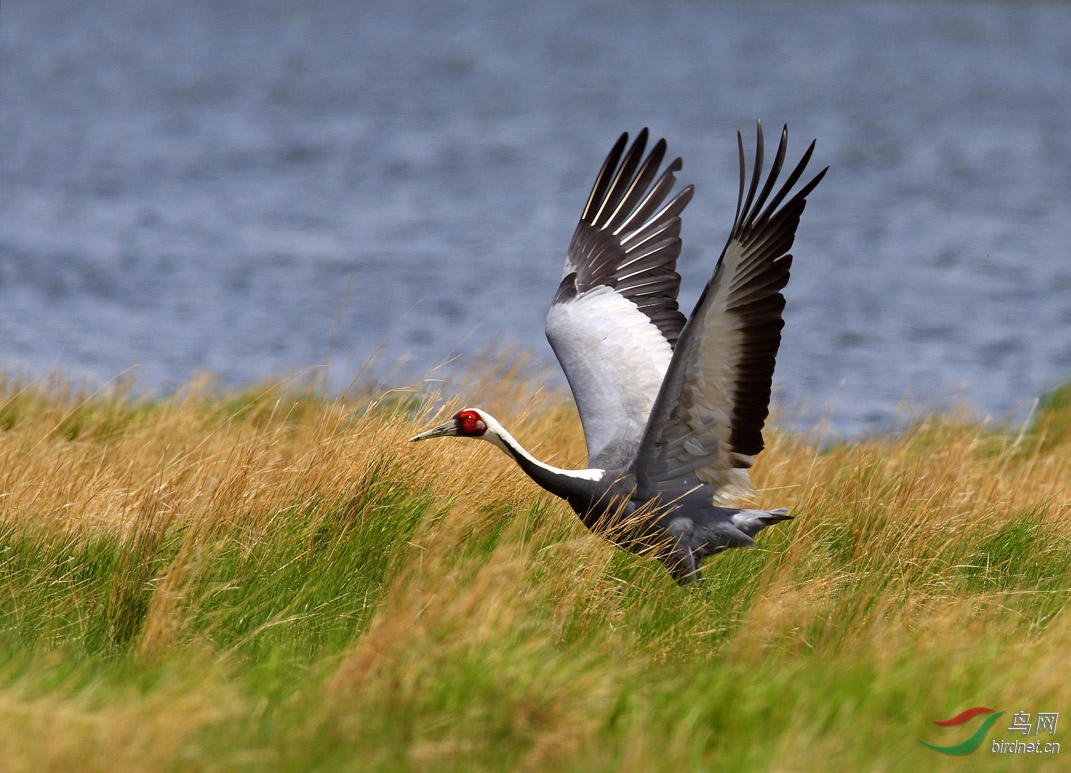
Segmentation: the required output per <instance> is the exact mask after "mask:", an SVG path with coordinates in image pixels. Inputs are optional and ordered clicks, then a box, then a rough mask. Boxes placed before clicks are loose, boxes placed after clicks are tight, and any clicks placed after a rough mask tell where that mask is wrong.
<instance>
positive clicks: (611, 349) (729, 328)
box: [413, 125, 825, 583]
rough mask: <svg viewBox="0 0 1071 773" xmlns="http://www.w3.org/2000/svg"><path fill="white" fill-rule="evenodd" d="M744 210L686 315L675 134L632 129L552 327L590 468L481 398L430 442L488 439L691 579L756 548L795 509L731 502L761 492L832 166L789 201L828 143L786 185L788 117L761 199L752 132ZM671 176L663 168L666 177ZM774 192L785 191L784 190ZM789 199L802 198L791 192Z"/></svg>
mask: <svg viewBox="0 0 1071 773" xmlns="http://www.w3.org/2000/svg"><path fill="white" fill-rule="evenodd" d="M737 136H738V143H739V152H740V197H739V200H738V203H737V213H736V218H735V220H734V223H733V228H732V231H731V233H730V236H729V239H728V242H727V244H726V246H725V249H724V250H723V251H722V255H721V258H720V259H719V261H718V264H717V267H716V269H715V271H714V274H713V276H712V277H711V279H710V281H709V282H708V283H707V286H706V288H705V289H704V291H703V294H702V296H701V297H700V300H699V302H698V303H697V304H696V308H695V310H694V311H693V313H692V316H691V317H690V318H689V319H687V320H686V319H685V317H684V315H683V314H682V313H681V312H680V309H679V308H678V304H677V294H678V291H679V289H680V275H679V274H678V273H677V272H676V261H677V257H678V256H679V255H680V250H681V240H680V214H681V212H682V211H683V210H684V208H685V207H686V206H687V205H688V203H689V201H690V200H691V198H692V194H693V188H692V186H687V187H685V188H684V189H682V190H681V191H679V192H678V193H677V194H675V195H674V196H673V197H672V198H670V199H669V200H668V202H667V201H666V199H667V197H668V196H669V194H670V192H671V190H672V188H673V186H674V184H675V177H674V173H675V172H677V171H679V170H680V168H681V161H680V159H679V158H678V159H676V160H675V161H673V162H672V163H671V164H669V166H668V167H667V168H666V170H665V171H664V172H663V173H662V174H661V175H659V174H658V169H659V166H660V165H661V163H662V159H663V157H664V154H665V149H666V146H665V141H664V140H659V142H658V143H656V145H655V146H654V148H653V149H652V150H651V153H650V154H649V155H648V156H647V157H646V158H644V156H643V153H644V148H645V145H646V141H647V130H646V129H644V130H643V131H642V132H641V133H640V135H639V136H638V137H637V139H636V141H635V142H634V143H633V145H632V146H631V148H629V149H628V151H627V152H625V148H626V146H627V144H628V135H622V136H621V138H620V139H619V140H618V142H617V144H616V145H615V146H614V148H613V150H612V151H611V152H610V154H609V156H607V159H606V161H605V162H604V163H603V166H602V169H601V170H600V172H599V174H598V176H597V178H596V181H595V185H594V187H593V188H592V191H591V195H590V196H589V198H588V202H587V204H586V205H585V207H584V211H583V214H582V215H581V218H580V223H579V225H578V226H577V229H576V232H575V233H574V235H573V239H572V242H571V244H570V246H569V252H568V256H567V258H566V262H565V271H564V276H563V278H562V281H561V284H560V285H559V287H558V291H557V293H556V294H555V296H554V301H553V303H552V305H551V308H550V310H549V312H548V313H547V338H548V340H549V341H550V344H551V347H552V348H553V349H554V352H555V354H556V355H557V357H558V360H559V362H560V363H561V365H562V369H563V370H564V371H565V375H566V378H567V379H568V381H569V386H570V388H571V389H572V392H573V397H574V399H575V400H576V404H577V410H578V411H579V413H580V418H581V422H582V423H583V425H584V437H585V440H586V443H587V448H588V465H589V467H588V469H585V470H562V469H558V468H555V467H551V466H550V465H547V464H544V463H543V462H540V461H539V460H537V459H535V458H534V457H533V456H531V454H529V453H528V452H527V451H525V450H524V448H523V447H521V445H520V444H519V443H517V441H516V440H514V438H513V437H512V436H511V435H510V434H509V433H508V432H507V431H506V430H505V428H504V427H502V425H501V424H500V423H499V422H498V421H496V420H495V419H494V418H493V417H492V416H490V415H489V414H487V413H486V412H484V411H479V410H475V409H465V410H462V411H460V412H458V413H457V414H456V415H455V417H454V419H453V420H452V421H451V422H448V423H447V424H444V425H441V426H440V427H436V428H435V429H432V430H430V431H428V432H425V433H422V434H421V435H418V436H417V437H415V438H413V439H414V440H421V439H425V438H429V437H439V436H444V435H457V436H467V437H480V438H483V439H485V440H488V441H490V442H492V443H494V444H495V445H497V446H498V447H499V448H501V449H502V450H503V451H505V452H506V453H508V454H509V455H510V456H512V457H513V458H514V460H516V462H517V463H518V465H520V467H521V468H522V469H523V470H524V472H525V473H527V474H528V475H529V476H530V477H531V478H532V479H533V480H534V481H535V482H536V483H538V484H539V485H540V486H542V487H543V488H544V489H546V490H547V491H549V492H551V493H552V494H555V495H556V496H559V497H561V498H562V499H565V500H566V501H567V502H568V503H569V505H570V506H571V507H572V508H573V510H574V511H575V512H576V513H577V514H578V515H579V516H580V519H581V520H582V521H583V522H584V524H585V525H586V526H587V527H588V528H589V529H591V530H592V531H594V532H597V533H600V534H602V535H604V536H606V537H607V538H609V539H611V540H612V541H614V542H615V543H616V544H618V545H620V546H622V547H624V548H626V549H630V550H647V549H649V550H651V551H652V552H653V553H654V555H656V556H657V557H658V558H659V559H660V560H661V561H663V563H665V564H666V566H667V568H668V569H669V570H670V572H671V573H672V574H673V576H674V577H675V578H676V579H677V580H678V582H681V583H684V582H688V581H690V580H694V579H697V578H698V577H699V564H700V562H701V561H702V559H703V558H704V557H706V556H707V555H710V554H711V553H716V552H719V551H721V550H724V549H726V548H731V547H754V545H755V541H754V536H755V534H757V533H758V532H759V531H760V530H761V529H763V528H765V527H766V526H769V525H771V524H774V523H777V522H779V521H783V520H788V519H789V518H790V516H789V515H788V514H787V512H788V511H787V510H784V509H779V510H771V511H766V510H751V509H739V508H733V507H727V506H724V505H723V504H722V503H721V500H724V499H725V498H726V496H728V495H732V494H735V493H740V492H743V491H747V490H749V488H750V481H749V479H748V475H747V470H748V468H749V467H750V466H751V465H752V463H753V461H754V457H755V455H756V454H758V453H759V452H760V451H761V450H762V448H763V439H762V429H763V426H764V424H765V421H766V417H767V415H768V412H769V400H770V386H771V380H772V376H773V370H774V361H775V357H776V354H777V349H778V346H779V345H780V340H781V328H782V327H783V325H784V321H783V319H782V316H781V315H782V311H783V309H784V305H785V299H784V296H783V295H782V294H781V289H782V288H783V287H784V286H785V284H786V283H787V282H788V278H789V268H790V266H791V262H792V256H791V255H790V254H788V250H789V249H790V248H791V246H792V242H793V239H794V237H795V231H796V226H797V225H798V224H799V218H800V215H801V214H802V212H803V209H804V206H805V204H806V196H807V195H808V194H809V193H810V192H811V190H813V189H814V187H815V186H816V185H817V184H818V182H819V181H820V180H821V178H822V176H823V175H824V174H825V170H824V169H823V170H822V171H821V172H820V173H819V174H818V175H817V176H815V177H814V178H813V179H812V180H811V181H810V182H808V183H807V184H806V185H804V186H802V187H801V189H800V190H799V191H797V192H796V193H795V194H794V195H792V196H791V197H790V198H789V193H790V192H791V189H792V188H793V186H794V185H795V184H796V182H797V181H798V180H799V178H800V176H801V175H802V173H803V171H804V168H805V167H806V165H807V162H808V160H809V159H810V155H811V152H812V150H813V148H814V143H812V144H811V146H810V148H808V150H807V151H806V153H805V154H804V156H803V158H802V159H801V161H800V162H799V163H798V164H797V165H796V167H795V168H794V169H793V171H792V172H791V173H790V175H789V178H788V180H787V181H786V182H785V184H784V185H782V186H781V187H780V188H779V189H778V191H777V192H776V193H773V188H774V184H775V182H776V178H777V176H778V174H779V173H780V171H781V168H782V165H783V162H784V157H785V150H786V143H787V129H786V130H784V131H782V135H781V142H780V144H779V146H778V151H777V155H776V158H775V160H774V163H773V165H772V168H771V170H770V173H769V176H768V178H767V180H766V182H765V184H764V185H763V186H762V189H761V191H760V190H759V183H760V181H761V175H762V165H763V161H762V156H763V137H762V127H761V125H760V126H759V129H758V138H757V143H756V159H755V169H754V173H753V176H752V180H751V183H750V186H749V187H748V188H747V197H746V199H745V182H746V180H745V163H744V150H743V140H742V139H741V138H740V137H739V135H737ZM656 178H657V179H656ZM771 193H773V195H772V197H771ZM786 199H787V201H786Z"/></svg>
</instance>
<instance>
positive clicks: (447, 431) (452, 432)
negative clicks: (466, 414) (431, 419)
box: [409, 419, 457, 443]
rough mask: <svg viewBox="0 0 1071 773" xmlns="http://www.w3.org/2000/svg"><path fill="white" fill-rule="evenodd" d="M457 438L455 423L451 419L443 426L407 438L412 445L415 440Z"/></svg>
mask: <svg viewBox="0 0 1071 773" xmlns="http://www.w3.org/2000/svg"><path fill="white" fill-rule="evenodd" d="M454 436H457V422H456V421H454V420H453V419H451V420H450V421H448V422H446V423H445V424H440V425H439V426H438V427H434V428H432V429H429V430H427V431H426V432H421V433H420V434H419V435H414V436H413V437H411V438H409V442H410V443H412V442H413V441H415V440H428V439H429V438H433V437H454Z"/></svg>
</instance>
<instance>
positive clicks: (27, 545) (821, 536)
mask: <svg viewBox="0 0 1071 773" xmlns="http://www.w3.org/2000/svg"><path fill="white" fill-rule="evenodd" d="M502 380H504V381H505V383H504V384H503V385H502V386H501V387H500V388H498V389H497V390H496V389H495V388H493V387H491V386H488V385H491V384H494V383H496V382H498V381H502ZM475 388H476V389H478V390H480V391H479V393H480V394H482V395H483V396H484V404H485V405H486V407H488V408H491V409H492V411H493V412H495V413H496V415H500V418H502V419H504V420H506V421H507V423H508V425H509V426H511V428H515V434H516V435H517V437H519V438H521V439H522V442H525V443H526V444H527V445H528V446H529V448H530V449H531V450H532V451H533V452H534V453H536V454H537V455H540V456H543V457H545V458H547V459H548V460H550V461H551V462H552V463H555V464H561V465H578V464H579V463H581V462H582V459H578V458H576V453H577V450H578V449H580V448H582V442H581V441H580V435H579V427H578V425H577V422H576V420H575V416H574V415H573V414H572V412H571V409H569V408H568V407H567V406H566V405H565V404H564V402H563V401H562V400H561V398H559V397H558V396H554V395H549V396H548V395H541V394H540V395H537V397H536V398H533V399H531V400H529V398H528V395H529V394H530V393H531V391H532V390H531V389H530V388H528V387H527V386H526V385H525V384H524V383H523V381H520V380H516V379H514V380H511V377H509V374H506V377H505V378H503V375H502V374H496V375H495V378H491V379H486V380H485V383H484V385H483V386H482V387H481V386H479V385H477V386H476V387H475ZM1065 392H1067V390H1063V391H1057V392H1054V393H1053V396H1051V397H1049V398H1048V399H1047V400H1045V401H1042V403H1041V404H1040V406H1039V411H1038V415H1037V416H1036V418H1035V421H1034V424H1033V426H1032V428H1030V430H1029V431H1027V432H1021V431H1019V430H1014V431H1012V430H1007V431H1005V430H1003V429H1002V428H1000V427H994V426H989V425H982V424H978V423H974V422H972V421H970V420H967V419H963V418H961V417H956V416H931V417H924V418H922V419H921V420H919V421H918V422H916V423H915V424H914V425H912V426H911V427H910V428H909V429H907V430H905V431H903V432H902V433H900V434H898V435H896V436H889V437H881V438H870V439H866V440H859V441H856V442H845V443H842V444H839V445H837V446H833V447H828V448H819V447H818V446H816V445H815V444H814V443H813V442H811V441H810V440H807V439H805V438H801V437H796V436H792V435H786V434H779V433H773V435H772V437H771V441H770V443H769V448H768V450H767V451H766V452H765V453H764V454H763V455H762V457H760V459H759V462H758V465H757V467H756V469H755V471H754V473H755V481H756V484H757V486H758V488H759V494H758V498H757V500H756V503H757V504H759V505H770V506H775V505H785V506H789V507H791V508H792V510H793V513H794V514H795V515H796V516H797V518H796V520H795V521H793V522H791V523H787V524H783V525H780V526H778V527H776V528H774V529H770V530H767V532H764V533H763V535H762V536H761V538H760V540H759V542H760V545H759V548H758V549H757V550H754V551H730V552H729V553H727V554H724V555H722V556H719V557H716V558H715V559H713V560H711V561H709V562H708V563H707V565H706V570H705V574H706V577H707V579H706V580H705V581H704V582H703V583H702V584H701V585H699V586H696V587H691V588H684V589H682V588H679V587H677V586H676V585H675V584H674V583H673V582H672V580H671V579H670V578H669V576H668V574H667V573H666V572H665V571H664V570H663V569H662V568H661V567H660V566H659V565H657V564H655V563H653V562H651V561H649V560H647V559H644V558H642V557H636V556H632V555H629V554H626V553H623V552H621V551H618V550H616V549H614V548H613V547H611V546H610V545H608V544H607V543H606V542H604V541H602V540H600V539H598V538H595V537H593V536H591V535H590V534H589V533H587V532H586V531H585V530H584V528H583V527H582V526H581V525H580V524H579V522H578V521H577V519H576V518H575V516H573V515H572V514H571V513H570V512H569V511H568V510H567V508H566V507H565V506H564V505H563V504H562V503H560V502H558V501H556V500H554V499H553V498H551V497H549V496H547V495H545V494H543V493H542V492H540V491H539V490H538V489H537V488H536V487H535V486H534V485H532V484H530V483H529V482H528V481H527V480H526V479H524V477H523V475H522V474H521V473H520V472H519V471H518V470H517V469H516V468H515V467H514V466H513V465H512V464H511V462H510V461H509V460H508V459H507V458H506V457H505V456H503V455H501V454H499V453H498V452H496V451H495V450H494V449H492V448H491V447H490V446H488V445H486V444H477V443H471V442H467V441H460V440H443V441H438V442H436V443H426V444H419V445H413V446H410V445H409V444H407V443H406V442H405V440H406V438H408V437H410V436H411V435H413V434H415V433H416V432H417V431H418V430H419V429H422V428H424V427H425V426H427V425H430V424H432V423H433V422H434V421H435V420H436V419H435V417H433V416H431V415H429V412H428V410H427V409H426V408H425V407H424V402H423V401H422V400H421V399H420V398H419V397H417V396H414V395H412V394H408V395H406V394H392V395H387V396H385V397H384V398H383V399H376V398H375V396H374V395H370V394H369V395H364V396H362V397H360V398H352V399H350V400H347V401H334V400H328V399H325V398H324V397H323V396H322V395H318V394H314V393H309V392H308V391H305V390H302V389H299V388H296V387H287V386H279V385H276V386H265V387H262V388H250V389H246V390H242V391H241V392H237V393H228V394H224V395H222V396H219V395H216V394H214V393H213V392H212V391H211V390H209V389H207V388H205V387H203V386H198V385H191V386H190V387H189V388H188V389H186V390H184V391H183V392H182V393H181V394H177V395H175V396H173V397H170V398H158V399H153V400H142V399H137V398H134V397H132V396H131V392H130V391H129V390H127V389H123V388H119V389H112V390H102V391H99V392H96V393H89V392H87V391H85V390H79V389H76V388H72V387H69V386H65V385H61V384H55V383H53V384H47V385H32V384H30V385H27V384H19V383H13V382H0V557H2V562H0V760H3V761H4V762H3V764H4V766H6V767H7V768H10V769H13V770H79V771H82V770H89V771H92V770H109V771H112V770H146V771H148V770H152V771H160V770H165V771H166V770H176V771H180V770H258V771H259V770H295V771H304V770H332V771H333V770H361V771H364V770H383V771H398V770H417V771H424V770H428V771H451V770H457V771H469V770H504V771H505V770H508V771H514V770H539V771H544V770H552V771H553V770H562V771H622V770H626V771H627V770H644V771H647V770H673V771H679V770H713V769H736V770H779V771H780V770H800V771H803V770H890V771H896V770H920V769H938V770H942V769H948V770H960V769H963V768H964V766H965V760H964V759H960V758H953V757H944V756H941V755H939V754H937V753H935V752H933V751H931V750H929V749H927V748H925V747H923V746H922V745H921V744H919V743H918V741H917V739H922V740H926V741H929V742H931V743H935V744H953V743H957V742H959V741H962V740H964V739H965V738H966V737H967V736H968V735H969V734H970V731H971V730H973V729H974V727H975V726H976V724H977V723H976V722H975V723H973V724H970V725H967V726H964V727H962V728H940V727H937V726H935V725H933V724H932V722H933V721H934V720H939V719H947V718H949V717H951V716H953V715H954V714H956V713H958V712H959V711H961V710H963V709H965V708H968V707H971V706H979V705H983V706H988V707H990V708H994V709H996V710H998V711H999V710H1003V711H1006V712H1008V716H1009V717H1010V716H1011V713H1014V712H1016V711H1027V712H1031V713H1032V714H1035V713H1037V712H1041V711H1059V712H1066V711H1068V710H1069V709H1071V700H1069V699H1071V665H1069V663H1068V659H1067V657H1066V653H1067V642H1068V640H1069V634H1071V622H1069V620H1068V614H1067V606H1068V599H1069V595H1071V519H1069V515H1071V475H1069V473H1071V432H1068V431H1067V427H1071V400H1068V399H1067V398H1066V394H1065ZM1061 395H1064V396H1062V397H1061ZM1002 719H1003V718H1002ZM1068 721H1071V718H1069V719H1068ZM1009 722H1010V720H1009ZM1007 724H1009V723H998V724H997V725H996V726H995V727H994V729H993V730H992V731H991V732H990V737H991V738H993V739H1001V740H1011V738H1012V737H1013V736H1011V735H1009V734H1008V733H1007V731H1006V730H1004V728H1005V727H1006V726H1007ZM1069 732H1071V731H1068V730H1066V729H1064V728H1063V725H1062V724H1059V725H1058V727H1057V732H1056V735H1055V736H1054V737H1052V738H1051V739H1049V738H1047V737H1046V738H1044V739H1043V740H1054V741H1057V742H1059V741H1061V740H1062V737H1063V736H1065V735H1068V733H1069ZM1068 737H1069V738H1071V736H1068ZM1029 740H1033V739H1029ZM1069 744H1071V741H1069ZM1065 754H1071V745H1069V746H1068V749H1067V751H1066V752H1065ZM966 760H967V761H969V763H970V768H971V769H986V770H988V769H993V770H1011V769H1023V770H1035V769H1058V767H1059V765H1058V762H1059V760H1060V756H1059V755H1050V756H1048V757H1040V756H1036V757H1033V758H1030V759H1026V758H1022V757H1019V758H1016V757H1011V756H1005V757H1001V756H998V755H990V754H989V746H988V741H987V743H986V744H984V745H983V746H982V747H981V748H980V749H979V750H978V751H976V752H974V753H973V755H972V756H971V757H969V758H966Z"/></svg>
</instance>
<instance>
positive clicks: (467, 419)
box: [454, 411, 487, 436]
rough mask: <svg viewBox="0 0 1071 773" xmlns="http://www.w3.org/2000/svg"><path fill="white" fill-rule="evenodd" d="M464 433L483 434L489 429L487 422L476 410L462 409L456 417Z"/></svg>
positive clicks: (461, 431)
mask: <svg viewBox="0 0 1071 773" xmlns="http://www.w3.org/2000/svg"><path fill="white" fill-rule="evenodd" d="M454 418H455V419H456V420H457V425H458V430H459V432H460V433H461V434H462V435H476V436H479V435H482V434H483V433H484V432H486V431H487V424H485V423H484V420H483V419H482V418H481V417H480V414H478V413H476V411H461V412H460V413H458V414H457V416H455V417H454Z"/></svg>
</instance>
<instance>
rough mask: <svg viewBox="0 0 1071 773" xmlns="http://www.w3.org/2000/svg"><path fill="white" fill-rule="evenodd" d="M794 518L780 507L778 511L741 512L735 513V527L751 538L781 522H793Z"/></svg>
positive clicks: (733, 517) (785, 509)
mask: <svg viewBox="0 0 1071 773" xmlns="http://www.w3.org/2000/svg"><path fill="white" fill-rule="evenodd" d="M791 520H792V516H791V515H789V514H788V509H787V508H784V507H779V508H778V509H776V510H741V511H740V512H738V513H733V516H732V522H733V526H735V527H736V528H738V529H739V530H740V531H742V532H744V534H746V535H748V536H749V537H754V536H755V535H756V534H758V533H759V532H760V531H762V530H763V529H765V528H766V527H767V526H773V525H774V524H775V523H780V522H781V521H791Z"/></svg>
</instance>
